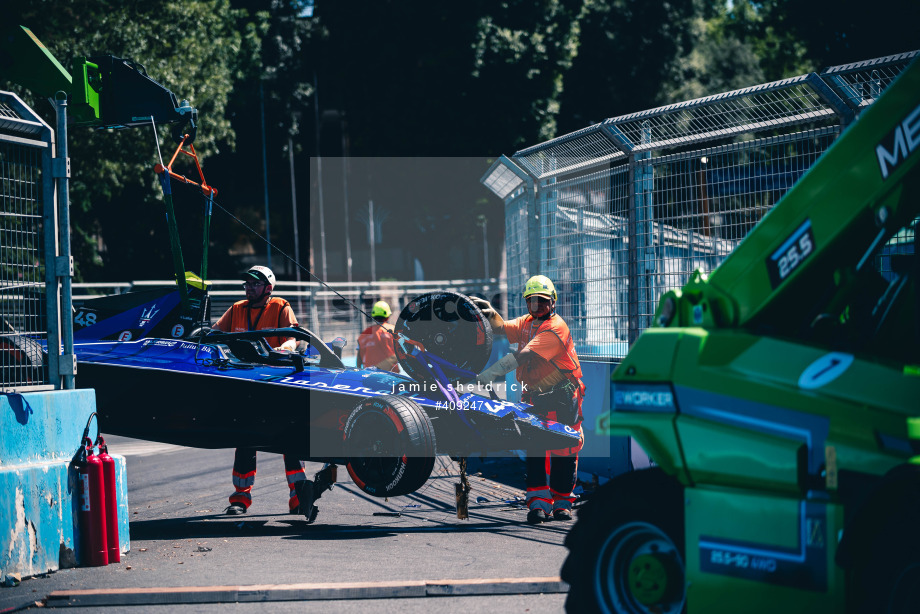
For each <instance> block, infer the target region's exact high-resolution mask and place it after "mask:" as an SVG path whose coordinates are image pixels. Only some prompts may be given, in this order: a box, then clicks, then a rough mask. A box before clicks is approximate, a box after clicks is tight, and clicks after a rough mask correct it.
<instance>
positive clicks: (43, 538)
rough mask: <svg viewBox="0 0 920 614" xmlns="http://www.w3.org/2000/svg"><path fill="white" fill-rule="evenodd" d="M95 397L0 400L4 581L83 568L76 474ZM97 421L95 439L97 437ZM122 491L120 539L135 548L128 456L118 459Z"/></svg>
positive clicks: (71, 393) (83, 393) (54, 394)
mask: <svg viewBox="0 0 920 614" xmlns="http://www.w3.org/2000/svg"><path fill="white" fill-rule="evenodd" d="M95 406H96V395H95V392H94V391H92V390H60V391H48V392H32V393H27V394H21V395H20V394H2V395H0V493H3V494H4V496H3V497H0V579H2V578H4V577H6V576H7V575H8V574H19V575H20V576H22V577H27V576H33V575H37V574H43V573H46V572H48V571H54V570H57V569H63V568H66V567H73V566H74V565H78V564H80V563H81V556H80V539H79V535H78V534H77V532H76V531H75V530H74V528H75V527H76V526H77V523H76V518H77V503H78V501H77V500H78V491H77V488H76V483H75V481H74V479H73V474H74V472H73V471H72V470H71V469H70V462H71V458H72V457H73V456H74V454H75V453H76V452H77V450H78V448H79V445H80V438H81V436H82V435H83V429H84V428H85V427H86V423H87V420H88V419H89V417H90V416H91V415H92V413H93V411H95ZM95 435H96V426H95V422H94V423H93V426H92V428H91V430H90V436H91V437H94V438H95ZM112 457H113V458H114V459H115V471H116V476H117V479H116V481H117V484H118V520H119V523H118V533H119V547H120V548H121V551H122V552H127V551H128V550H129V549H130V537H129V527H128V480H127V471H126V465H125V459H124V457H123V456H119V455H112Z"/></svg>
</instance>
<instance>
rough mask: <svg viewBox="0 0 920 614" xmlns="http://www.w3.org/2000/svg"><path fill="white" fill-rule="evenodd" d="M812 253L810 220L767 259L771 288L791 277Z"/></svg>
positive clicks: (812, 243) (812, 237)
mask: <svg viewBox="0 0 920 614" xmlns="http://www.w3.org/2000/svg"><path fill="white" fill-rule="evenodd" d="M814 251H815V236H814V234H813V233H812V230H811V220H805V222H803V223H802V225H801V226H799V227H798V228H797V229H796V231H795V232H793V233H792V235H790V237H789V238H788V239H786V240H785V241H783V244H782V245H780V246H779V249H777V250H776V251H775V252H773V254H771V255H770V257H769V258H768V259H767V271H769V273H770V284H771V285H772V286H773V288H776V287H777V286H779V285H780V284H781V283H783V281H785V280H786V278H787V277H789V276H790V275H792V272H793V271H795V270H796V269H797V268H798V267H799V266H800V265H801V264H802V263H803V262H805V259H806V258H808V257H809V256H811V254H812V253H813V252H814Z"/></svg>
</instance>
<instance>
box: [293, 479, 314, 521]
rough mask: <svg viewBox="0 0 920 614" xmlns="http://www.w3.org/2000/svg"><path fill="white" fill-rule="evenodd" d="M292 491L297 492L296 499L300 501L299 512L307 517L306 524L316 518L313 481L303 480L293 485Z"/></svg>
mask: <svg viewBox="0 0 920 614" xmlns="http://www.w3.org/2000/svg"><path fill="white" fill-rule="evenodd" d="M294 492H296V493H297V500H298V501H299V502H300V508H299V510H300V513H301V514H303V515H304V518H306V519H307V524H310V523H311V522H313V521H314V520H316V513H317V510H316V506H315V505H313V501H314V498H313V492H314V490H313V482H311V481H310V480H303V481H300V482H297V483H296V484H295V485H294Z"/></svg>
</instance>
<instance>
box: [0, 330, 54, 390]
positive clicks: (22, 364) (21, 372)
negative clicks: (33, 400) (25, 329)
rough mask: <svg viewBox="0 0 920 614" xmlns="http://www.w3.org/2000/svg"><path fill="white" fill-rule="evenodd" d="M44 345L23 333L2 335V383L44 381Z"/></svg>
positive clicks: (0, 364) (17, 384) (33, 383)
mask: <svg viewBox="0 0 920 614" xmlns="http://www.w3.org/2000/svg"><path fill="white" fill-rule="evenodd" d="M44 364H45V363H44V357H43V350H42V346H41V345H40V344H39V343H38V342H36V341H35V340H33V339H29V338H28V337H25V336H23V335H19V334H11V335H2V336H0V376H2V378H0V383H2V384H3V386H5V387H15V386H31V385H36V384H42V383H44Z"/></svg>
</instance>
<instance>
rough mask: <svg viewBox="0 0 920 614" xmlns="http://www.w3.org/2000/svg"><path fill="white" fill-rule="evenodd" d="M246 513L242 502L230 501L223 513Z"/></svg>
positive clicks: (238, 514) (228, 514) (233, 514)
mask: <svg viewBox="0 0 920 614" xmlns="http://www.w3.org/2000/svg"><path fill="white" fill-rule="evenodd" d="M245 513H246V506H245V505H243V504H242V503H231V504H230V505H229V506H228V507H227V509H225V510H224V514H226V515H227V516H240V515H242V514H245Z"/></svg>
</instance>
